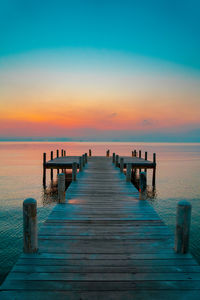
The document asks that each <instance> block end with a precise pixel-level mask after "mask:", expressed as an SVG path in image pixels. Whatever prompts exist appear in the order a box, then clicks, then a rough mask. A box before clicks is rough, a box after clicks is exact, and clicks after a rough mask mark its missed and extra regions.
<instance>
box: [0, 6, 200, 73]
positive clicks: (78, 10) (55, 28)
mask: <svg viewBox="0 0 200 300" xmlns="http://www.w3.org/2000/svg"><path fill="white" fill-rule="evenodd" d="M199 14H200V1H198V0H189V1H188V0H144V1H134V0H132V1H130V0H128V1H127V0H124V1H119V0H115V1H112V0H106V1H105V0H101V1H94V0H91V1H89V0H72V1H69V0H57V1H52V0H43V1H38V0H35V1H27V0H26V1H25V0H23V1H22V0H6V1H3V0H1V1H0V28H1V35H0V44H1V47H0V55H1V56H7V55H12V54H16V53H23V52H28V51H33V50H38V49H52V48H56V49H58V48H63V47H65V48H66V47H72V48H74V47H78V48H79V47H81V48H84V47H86V48H96V49H111V50H118V51H125V52H126V51H127V52H131V53H134V54H135V55H142V56H145V57H150V58H159V59H162V60H165V61H170V62H173V63H177V64H181V65H183V66H187V67H191V68H194V69H198V70H199V69H200V55H199V53H200V18H199Z"/></svg>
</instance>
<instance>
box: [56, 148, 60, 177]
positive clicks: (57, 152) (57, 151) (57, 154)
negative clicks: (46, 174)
mask: <svg viewBox="0 0 200 300" xmlns="http://www.w3.org/2000/svg"><path fill="white" fill-rule="evenodd" d="M56 156H57V158H58V157H59V150H58V149H57V150H56ZM57 173H58V174H59V169H57Z"/></svg>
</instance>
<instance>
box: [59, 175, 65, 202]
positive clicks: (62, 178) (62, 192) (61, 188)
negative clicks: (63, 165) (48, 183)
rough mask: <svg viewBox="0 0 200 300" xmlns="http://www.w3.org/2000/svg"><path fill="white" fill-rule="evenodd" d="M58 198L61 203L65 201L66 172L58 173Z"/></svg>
mask: <svg viewBox="0 0 200 300" xmlns="http://www.w3.org/2000/svg"><path fill="white" fill-rule="evenodd" d="M58 200H59V203H65V174H64V173H60V174H59V175H58Z"/></svg>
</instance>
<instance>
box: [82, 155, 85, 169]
mask: <svg viewBox="0 0 200 300" xmlns="http://www.w3.org/2000/svg"><path fill="white" fill-rule="evenodd" d="M82 161H83V163H82V164H83V167H85V155H84V154H83V155H82Z"/></svg>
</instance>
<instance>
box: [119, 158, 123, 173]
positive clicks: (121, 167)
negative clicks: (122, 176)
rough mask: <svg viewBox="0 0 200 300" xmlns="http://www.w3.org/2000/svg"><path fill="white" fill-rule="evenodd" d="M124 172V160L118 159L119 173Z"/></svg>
mask: <svg viewBox="0 0 200 300" xmlns="http://www.w3.org/2000/svg"><path fill="white" fill-rule="evenodd" d="M123 171H124V159H123V157H121V158H120V172H121V173H123Z"/></svg>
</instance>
